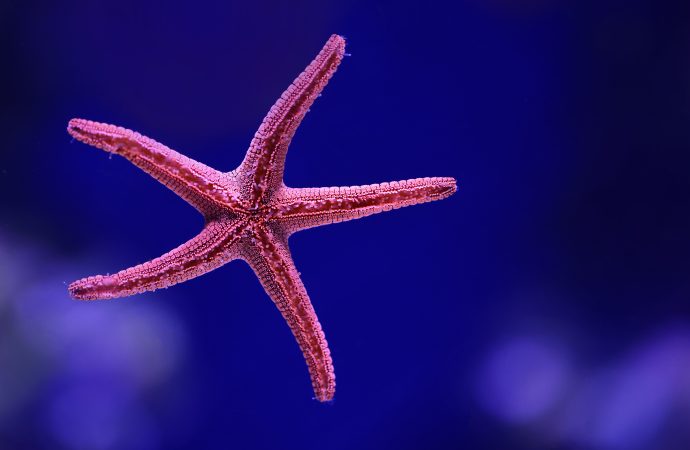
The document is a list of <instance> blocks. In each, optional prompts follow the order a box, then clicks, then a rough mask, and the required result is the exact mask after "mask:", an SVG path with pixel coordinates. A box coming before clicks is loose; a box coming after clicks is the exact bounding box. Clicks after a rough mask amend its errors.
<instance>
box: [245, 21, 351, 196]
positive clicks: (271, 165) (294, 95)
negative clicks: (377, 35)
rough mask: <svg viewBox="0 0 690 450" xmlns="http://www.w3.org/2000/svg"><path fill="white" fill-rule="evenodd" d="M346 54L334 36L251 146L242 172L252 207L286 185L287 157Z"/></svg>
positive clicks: (285, 95) (283, 97)
mask: <svg viewBox="0 0 690 450" xmlns="http://www.w3.org/2000/svg"><path fill="white" fill-rule="evenodd" d="M344 52H345V39H343V38H342V36H338V35H335V34H334V35H332V36H331V37H330V39H328V41H327V42H326V44H325V45H324V47H323V49H322V50H321V52H319V54H318V55H317V56H316V58H314V60H313V61H312V62H311V64H309V65H308V66H307V68H306V69H304V72H302V73H301V74H300V75H299V76H298V77H297V78H296V79H295V81H293V82H292V84H291V85H290V87H288V88H287V90H286V91H285V92H283V94H282V95H281V96H280V98H279V99H278V101H277V102H276V103H275V104H274V105H273V107H272V108H271V110H270V111H269V112H268V115H267V116H266V117H265V118H264V120H263V123H262V124H261V126H260V127H259V129H258V131H257V132H256V134H255V135H254V139H253V140H252V142H251V144H250V145H249V150H248V151H247V155H246V157H245V159H244V161H243V162H242V164H241V165H240V167H239V170H238V172H239V173H241V174H244V177H243V179H242V180H240V183H241V184H240V188H241V190H242V193H243V196H245V197H246V198H248V199H249V201H250V203H251V204H252V206H254V207H256V206H258V205H259V204H260V203H261V202H262V201H264V202H265V200H266V199H267V197H268V196H270V195H271V194H272V193H274V192H275V191H276V190H278V189H279V188H280V187H281V186H282V184H283V168H284V165H285V155H286V154H287V149H288V146H289V145H290V141H291V140H292V137H293V136H294V134H295V131H296V130H297V127H298V126H299V124H300V123H301V122H302V119H303V118H304V116H305V114H306V113H307V111H308V110H309V107H310V106H311V105H312V103H314V100H316V98H317V97H318V96H319V95H320V93H321V91H322V90H323V88H324V87H325V86H326V84H327V83H328V80H329V79H330V78H331V76H332V75H333V74H334V73H335V71H336V69H337V68H338V65H339V64H340V61H341V60H342V58H343V55H344Z"/></svg>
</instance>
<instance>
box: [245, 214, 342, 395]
mask: <svg viewBox="0 0 690 450" xmlns="http://www.w3.org/2000/svg"><path fill="white" fill-rule="evenodd" d="M254 230H255V231H254V233H253V235H252V244H251V245H249V246H247V247H246V249H247V250H246V254H244V255H243V259H245V260H246V261H247V262H248V263H249V265H250V266H251V267H252V269H253V270H254V272H255V273H256V275H257V277H258V278H259V280H260V281H261V284H262V285H263V287H264V289H265V290H266V292H267V293H268V295H269V296H270V297H271V299H272V300H273V302H274V303H275V304H276V306H277V307H278V309H279V310H280V312H281V314H282V315H283V317H284V318H285V320H286V321H287V323H288V325H289V326H290V330H292V333H293V335H294V336H295V338H296V339H297V343H298V344H299V346H300V349H301V350H302V353H303V354H304V358H305V360H306V362H307V366H308V368H309V374H310V376H311V381H312V386H313V388H314V393H315V395H316V398H317V399H318V400H319V401H322V402H323V401H328V400H331V399H332V398H333V395H334V394H335V372H334V371H333V361H332V360H331V354H330V350H329V349H328V343H327V342H326V338H325V336H324V333H323V330H322V329H321V324H320V323H319V320H318V318H317V317H316V313H315V312H314V307H313V306H312V304H311V302H310V300H309V296H308V295H307V291H306V290H305V288H304V285H303V284H302V281H301V280H300V276H299V272H297V269H296V268H295V264H294V263H293V261H292V257H291V256H290V250H289V249H288V246H287V241H286V239H284V238H283V237H280V235H279V234H277V233H275V232H273V231H271V230H269V229H268V228H266V227H264V226H263V225H257V226H255V228H254Z"/></svg>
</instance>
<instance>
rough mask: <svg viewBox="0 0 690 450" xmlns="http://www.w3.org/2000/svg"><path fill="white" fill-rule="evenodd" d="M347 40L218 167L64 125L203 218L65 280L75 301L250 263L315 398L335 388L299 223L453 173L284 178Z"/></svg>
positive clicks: (363, 212)
mask: <svg viewBox="0 0 690 450" xmlns="http://www.w3.org/2000/svg"><path fill="white" fill-rule="evenodd" d="M344 49H345V40H344V39H343V38H342V37H340V36H337V35H333V36H331V38H330V39H329V40H328V42H326V45H325V46H324V47H323V49H322V50H321V52H320V53H319V54H318V55H317V56H316V58H315V59H314V60H313V61H312V62H311V64H309V66H307V68H306V69H305V70H304V72H302V74H301V75H299V76H298V77H297V79H296V80H295V81H294V82H293V83H292V84H291V85H290V87H289V88H288V89H287V90H286V91H285V92H284V93H283V95H282V96H281V97H280V99H278V101H277V102H276V103H275V105H273V107H272V108H271V110H270V111H269V113H268V115H267V116H266V118H265V119H264V121H263V123H262V124H261V126H260V127H259V130H258V131H257V132H256V135H255V136H254V139H253V140H252V142H251V144H250V146H249V150H248V152H247V155H246V157H245V159H244V160H243V161H242V163H241V164H240V166H239V167H238V168H237V169H235V170H234V171H232V172H227V173H223V172H219V171H217V170H215V169H212V168H210V167H208V166H206V165H204V164H201V163H199V162H196V161H194V160H192V159H190V158H187V157H186V156H184V155H181V154H179V153H177V152H176V151H174V150H171V149H169V148H168V147H166V146H164V145H162V144H160V143H158V142H156V141H154V140H153V139H150V138H148V137H145V136H142V135H140V134H139V133H136V132H133V131H130V130H127V129H124V128H120V127H116V126H114V125H108V124H103V123H97V122H92V121H88V120H83V119H72V120H71V121H70V122H69V126H68V128H67V130H68V132H69V133H70V134H71V135H72V136H74V137H75V138H76V139H78V140H79V141H82V142H84V143H87V144H90V145H93V146H95V147H98V148H100V149H103V150H105V151H107V152H111V153H116V154H118V155H121V156H123V157H125V158H127V159H128V160H129V161H131V162H132V163H134V164H135V165H136V166H138V167H139V168H141V169H142V170H144V171H145V172H147V173H149V174H150V175H151V176H153V177H154V178H155V179H157V180H158V181H160V182H161V183H163V184H164V185H165V186H167V187H168V188H170V189H171V190H172V191H173V192H175V193H176V194H177V195H179V196H180V197H182V198H183V199H185V200H186V201H187V202H188V203H189V204H191V205H192V206H194V207H195V208H196V209H197V210H199V212H201V214H203V216H204V218H205V219H206V225H205V226H204V229H203V230H202V231H201V233H199V234H198V235H197V236H196V237H194V238H193V239H191V240H189V241H188V242H186V243H184V244H182V245H180V246H179V247H177V248H176V249H174V250H171V251H170V252H168V253H166V254H164V255H162V256H160V257H158V258H156V259H153V260H151V261H148V262H145V263H143V264H139V265H137V266H134V267H131V268H129V269H125V270H122V271H120V272H117V273H115V274H113V275H97V276H92V277H88V278H84V279H81V280H78V281H75V282H74V283H72V284H71V285H70V286H69V292H70V294H71V295H72V296H73V297H74V298H76V299H83V300H95V299H109V298H116V297H125V296H129V295H134V294H138V293H141V292H145V291H152V290H155V289H160V288H163V287H168V286H172V285H174V284H177V283H180V282H183V281H186V280H189V279H191V278H194V277H197V276H199V275H202V274H204V273H206V272H209V271H211V270H213V269H216V268H217V267H220V266H222V265H223V264H225V263H227V262H229V261H232V260H235V259H241V260H244V261H246V262H247V263H249V265H250V266H251V267H252V269H253V270H254V272H255V273H256V275H257V277H258V278H259V280H260V281H261V284H262V285H263V287H264V289H265V290H266V292H267V293H268V295H269V296H270V297H271V299H272V300H273V302H274V303H275V304H276V306H277V307H278V309H279V310H280V312H281V314H282V315H283V317H284V318H285V320H286V321H287V323H288V325H289V326H290V329H291V330H292V333H293V334H294V336H295V338H296V339H297V342H298V344H299V346H300V348H301V350H302V353H303V354H304V358H305V359H306V362H307V366H308V368H309V374H310V376H311V380H312V386H313V388H314V393H315V395H316V398H317V399H318V400H320V401H327V400H330V399H332V398H333V395H334V393H335V373H334V371H333V362H332V360H331V355H330V351H329V348H328V344H327V342H326V338H325V336H324V333H323V330H322V329H321V324H320V323H319V320H318V318H317V317H316V313H315V312H314V308H313V306H312V304H311V301H310V300H309V296H308V295H307V291H306V290H305V288H304V285H303V284H302V281H301V280H300V276H299V272H298V271H297V269H296V268H295V265H294V263H293V261H292V257H291V256H290V250H289V248H288V244H287V240H288V237H289V236H290V235H291V234H292V233H295V232H297V231H300V230H304V229H307V228H312V227H316V226H320V225H325V224H329V223H334V222H342V221H346V220H352V219H358V218H360V217H364V216H368V215H371V214H376V213H378V212H382V211H389V210H391V209H395V208H400V207H403V206H409V205H414V204H417V203H423V202H429V201H433V200H440V199H443V198H446V197H448V196H450V195H452V194H453V193H454V192H455V190H456V184H455V180H454V179H453V178H418V179H414V180H406V181H397V182H395V181H394V182H391V183H381V184H371V185H367V186H352V187H331V188H308V189H295V188H289V187H287V186H285V185H284V184H283V168H284V165H285V155H286V153H287V148H288V146H289V144H290V141H291V139H292V136H293V135H294V134H295V131H296V129H297V127H298V126H299V124H300V122H301V121H302V119H303V118H304V115H305V114H306V113H307V111H308V109H309V107H310V106H311V104H312V103H313V102H314V100H315V99H316V98H317V97H318V96H319V94H320V93H321V91H322V90H323V88H324V87H325V86H326V84H327V83H328V80H329V79H330V77H331V76H332V75H333V73H334V72H335V71H336V69H337V67H338V65H339V64H340V61H341V60H342V57H343V54H344Z"/></svg>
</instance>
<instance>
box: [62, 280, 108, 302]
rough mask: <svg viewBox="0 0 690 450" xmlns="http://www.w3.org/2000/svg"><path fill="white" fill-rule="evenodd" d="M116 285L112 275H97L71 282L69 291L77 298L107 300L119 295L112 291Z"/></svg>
mask: <svg viewBox="0 0 690 450" xmlns="http://www.w3.org/2000/svg"><path fill="white" fill-rule="evenodd" d="M114 285H115V278H114V277H113V276H112V275H105V276H104V275H96V276H93V277H88V278H82V279H81V280H77V281H75V282H73V283H71V284H70V285H69V286H68V287H67V291H68V292H69V294H70V296H71V297H72V298H73V299H75V300H105V299H109V298H114V297H116V296H117V295H115V293H114V291H112V287H113V286H114Z"/></svg>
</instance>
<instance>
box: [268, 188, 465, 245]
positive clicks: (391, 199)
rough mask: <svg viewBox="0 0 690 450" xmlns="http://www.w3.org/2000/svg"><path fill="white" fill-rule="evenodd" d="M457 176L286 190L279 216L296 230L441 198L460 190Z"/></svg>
mask: <svg viewBox="0 0 690 450" xmlns="http://www.w3.org/2000/svg"><path fill="white" fill-rule="evenodd" d="M456 189H457V187H456V182H455V179H454V178H446V177H435V178H416V179H412V180H404V181H393V182H390V183H381V184H370V185H366V186H350V187H332V188H307V189H294V188H290V189H286V190H285V191H284V193H283V198H282V199H281V202H280V204H278V206H277V208H276V209H277V212H276V213H275V215H276V216H277V219H276V220H278V221H279V222H280V223H281V224H282V225H283V226H284V227H285V229H286V230H287V232H288V233H294V232H297V231H300V230H305V229H307V228H313V227H318V226H320V225H327V224H330V223H335V222H344V221H347V220H353V219H359V218H361V217H365V216H369V215H372V214H376V213H380V212H383V211H390V210H391V209H397V208H402V207H405V206H411V205H416V204H419V203H425V202H432V201H435V200H441V199H444V198H446V197H449V196H451V195H453V194H454V193H455V191H456Z"/></svg>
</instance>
